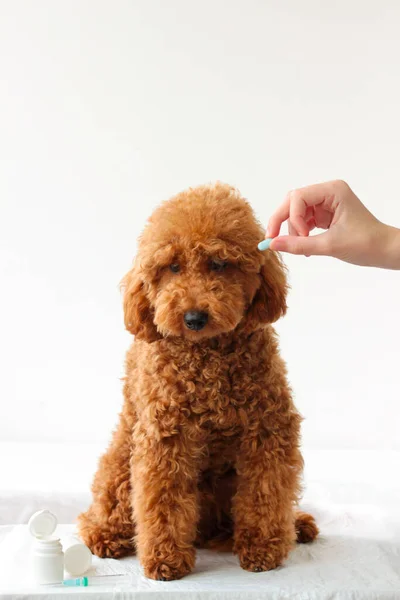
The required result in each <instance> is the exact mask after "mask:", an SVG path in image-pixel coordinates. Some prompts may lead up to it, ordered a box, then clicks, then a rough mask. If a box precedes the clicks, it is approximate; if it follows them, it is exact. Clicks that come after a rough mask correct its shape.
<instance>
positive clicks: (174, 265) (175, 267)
mask: <svg viewBox="0 0 400 600" xmlns="http://www.w3.org/2000/svg"><path fill="white" fill-rule="evenodd" d="M169 269H170V271H172V272H173V273H179V271H180V270H181V268H180V266H179V265H178V263H172V265H169Z"/></svg>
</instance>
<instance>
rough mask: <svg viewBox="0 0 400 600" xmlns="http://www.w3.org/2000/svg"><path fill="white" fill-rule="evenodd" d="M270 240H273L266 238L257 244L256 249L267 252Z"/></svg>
mask: <svg viewBox="0 0 400 600" xmlns="http://www.w3.org/2000/svg"><path fill="white" fill-rule="evenodd" d="M272 239H273V238H267V239H266V240H263V241H262V242H260V243H259V244H258V249H259V250H268V248H269V247H270V245H271V242H272Z"/></svg>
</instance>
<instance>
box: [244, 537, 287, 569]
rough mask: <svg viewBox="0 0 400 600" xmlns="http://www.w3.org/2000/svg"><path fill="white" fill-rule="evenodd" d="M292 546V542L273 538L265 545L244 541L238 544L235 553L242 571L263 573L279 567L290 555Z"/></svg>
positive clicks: (266, 541) (264, 543)
mask: <svg viewBox="0 0 400 600" xmlns="http://www.w3.org/2000/svg"><path fill="white" fill-rule="evenodd" d="M291 546H292V544H291V542H289V541H288V542H287V541H285V540H284V539H280V538H271V539H269V540H265V542H263V543H259V542H257V543H255V542H254V541H251V540H247V541H244V540H243V541H237V542H236V544H235V553H236V554H237V555H238V557H239V561H240V566H241V567H242V569H245V571H251V572H253V573H261V572H262V571H271V570H272V569H276V568H277V567H279V566H280V565H281V564H282V563H283V561H284V560H285V558H286V557H287V555H288V554H289V550H290V548H291Z"/></svg>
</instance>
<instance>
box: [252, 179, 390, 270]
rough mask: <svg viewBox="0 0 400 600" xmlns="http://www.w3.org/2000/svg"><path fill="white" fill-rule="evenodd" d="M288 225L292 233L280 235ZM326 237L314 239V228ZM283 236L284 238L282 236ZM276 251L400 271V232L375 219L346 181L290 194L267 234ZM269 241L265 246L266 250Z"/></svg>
mask: <svg viewBox="0 0 400 600" xmlns="http://www.w3.org/2000/svg"><path fill="white" fill-rule="evenodd" d="M284 221H288V226H289V235H288V236H279V232H280V228H281V225H282V223H283V222H284ZM316 227H317V228H320V229H326V230H327V231H326V232H325V233H321V234H318V235H314V236H309V233H310V232H311V231H312V230H313V229H314V228H316ZM277 236H279V237H277ZM266 237H267V238H273V239H272V240H271V241H270V244H269V248H270V249H271V250H279V251H281V252H289V253H291V254H303V255H305V256H311V255H325V256H333V257H335V258H339V259H340V260H343V261H346V262H349V263H353V264H356V265H363V266H376V267H384V268H392V269H395V268H400V231H399V230H398V229H395V228H394V227H389V226H387V225H384V224H383V223H381V222H380V221H378V219H376V218H375V217H374V215H372V214H371V213H370V212H369V210H368V209H367V208H366V207H365V206H364V205H363V204H362V202H361V201H360V200H359V198H357V196H356V195H355V194H354V192H353V191H352V190H351V189H350V187H349V186H348V185H347V183H345V182H344V181H330V182H327V183H321V184H316V185H311V186H309V187H305V188H301V189H298V190H294V191H292V192H289V194H288V195H287V197H286V200H285V201H284V203H283V204H282V205H281V206H280V207H279V208H278V210H277V211H276V212H275V213H274V214H273V215H272V217H271V219H270V221H269V224H268V228H267V232H266ZM267 247H268V242H267V243H265V244H264V247H263V242H261V244H260V249H266V248H267Z"/></svg>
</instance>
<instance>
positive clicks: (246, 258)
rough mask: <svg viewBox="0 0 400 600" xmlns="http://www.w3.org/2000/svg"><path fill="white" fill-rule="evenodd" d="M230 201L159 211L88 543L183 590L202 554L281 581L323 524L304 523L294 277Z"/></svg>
mask: <svg viewBox="0 0 400 600" xmlns="http://www.w3.org/2000/svg"><path fill="white" fill-rule="evenodd" d="M261 239H263V230H262V228H261V226H260V225H259V223H258V222H257V221H256V219H255V217H254V215H253V212H252V210H251V208H250V206H249V205H248V204H247V202H246V201H245V200H244V199H243V198H241V197H240V195H239V194H238V192H237V191H235V190H234V189H233V188H231V187H229V186H226V185H222V184H217V185H215V186H210V187H199V188H196V189H190V190H188V191H186V192H183V193H181V194H179V195H178V196H176V197H174V198H172V199H171V200H169V201H168V202H165V203H164V204H162V205H161V206H160V207H159V208H158V209H157V210H156V211H155V212H154V214H153V216H152V217H151V219H150V221H149V223H148V225H147V227H146V229H145V231H144V234H143V236H142V237H141V239H140V244H139V252H138V256H137V259H136V262H135V265H134V267H133V269H132V270H131V271H130V272H129V273H128V274H127V275H126V277H125V279H124V282H123V288H124V309H125V325H126V327H127V329H128V330H129V331H130V332H131V333H132V334H134V335H135V341H134V342H133V344H132V346H131V348H130V349H129V351H128V354H127V359H126V378H125V386H124V396H125V402H124V406H123V409H122V413H121V416H120V421H119V426H118V429H117V430H116V431H115V433H114V436H113V439H112V442H111V445H110V447H109V448H108V450H107V452H106V454H105V455H104V456H103V457H102V459H101V461H100V465H99V469H98V472H97V474H96V476H95V480H94V483H93V504H92V505H91V507H90V508H89V510H88V511H87V512H86V513H84V514H82V515H81V516H80V519H79V523H80V534H81V536H82V538H83V540H84V541H85V542H86V544H87V545H88V546H89V548H91V550H92V552H94V553H95V554H97V555H98V556H102V557H104V556H107V557H120V556H124V555H127V554H132V553H134V552H135V550H137V552H138V554H139V557H140V560H141V563H142V565H143V567H144V571H145V574H146V576H147V577H150V578H152V579H159V580H169V579H178V578H180V577H182V576H184V575H186V574H187V573H190V571H191V570H192V569H193V566H194V563H195V546H197V547H209V548H210V547H214V548H217V549H228V548H232V547H233V550H234V552H235V553H236V554H237V555H238V557H239V560H240V564H241V566H242V567H243V568H244V569H247V570H248V571H257V572H258V571H267V570H269V569H274V568H275V567H277V566H278V565H280V564H281V563H282V561H283V560H284V559H285V558H286V557H287V555H288V552H289V550H290V549H291V547H292V545H293V543H294V542H295V540H296V538H297V541H298V542H308V541H311V540H313V539H314V538H315V537H316V535H317V533H318V529H317V527H316V525H315V522H314V519H313V518H312V517H311V516H309V515H307V514H304V513H299V512H297V511H296V506H297V502H298V498H299V492H300V478H301V472H302V457H301V454H300V450H299V432H300V421H301V418H300V416H299V414H298V413H297V411H296V409H295V407H294V405H293V402H292V398H291V393H290V389H289V386H288V383H287V379H286V370H285V365H284V363H283V361H282V359H281V357H280V356H279V350H278V343H277V339H276V335H275V332H274V330H273V328H272V326H271V323H273V322H274V321H276V320H277V319H278V318H279V317H280V316H282V315H283V314H284V313H285V311H286V292H287V284H286V279H285V271H284V268H283V266H282V264H281V262H280V259H279V257H278V255H277V254H275V253H273V252H271V251H267V252H264V253H262V252H260V251H259V250H258V249H257V244H258V242H260V240H261Z"/></svg>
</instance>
